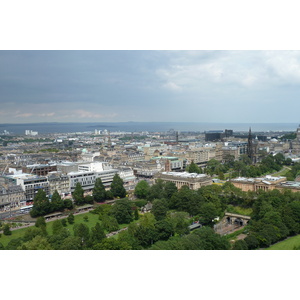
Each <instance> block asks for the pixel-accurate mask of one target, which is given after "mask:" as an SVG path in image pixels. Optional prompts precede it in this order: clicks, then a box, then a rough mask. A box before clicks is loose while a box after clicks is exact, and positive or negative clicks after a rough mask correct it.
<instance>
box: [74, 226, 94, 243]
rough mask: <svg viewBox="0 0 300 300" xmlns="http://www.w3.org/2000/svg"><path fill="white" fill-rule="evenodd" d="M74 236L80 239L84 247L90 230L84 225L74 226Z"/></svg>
mask: <svg viewBox="0 0 300 300" xmlns="http://www.w3.org/2000/svg"><path fill="white" fill-rule="evenodd" d="M73 230H74V236H78V237H80V239H81V243H82V245H86V244H87V242H88V240H89V238H90V229H89V227H88V226H87V225H86V224H84V223H79V224H75V225H74V226H73Z"/></svg>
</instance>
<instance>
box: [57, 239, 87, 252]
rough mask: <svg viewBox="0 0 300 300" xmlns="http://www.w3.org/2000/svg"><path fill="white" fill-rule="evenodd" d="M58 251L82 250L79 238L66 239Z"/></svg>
mask: <svg viewBox="0 0 300 300" xmlns="http://www.w3.org/2000/svg"><path fill="white" fill-rule="evenodd" d="M60 249H61V250H80V249H82V246H81V239H80V237H79V236H69V237H67V238H66V239H65V240H64V241H63V242H62V245H61V247H60Z"/></svg>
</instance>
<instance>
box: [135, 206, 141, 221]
mask: <svg viewBox="0 0 300 300" xmlns="http://www.w3.org/2000/svg"><path fill="white" fill-rule="evenodd" d="M139 217H140V216H139V211H138V209H137V208H136V209H135V210H134V219H135V220H138V219H139Z"/></svg>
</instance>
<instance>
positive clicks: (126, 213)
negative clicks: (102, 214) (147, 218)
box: [112, 199, 133, 224]
mask: <svg viewBox="0 0 300 300" xmlns="http://www.w3.org/2000/svg"><path fill="white" fill-rule="evenodd" d="M112 215H113V216H114V217H115V218H116V219H117V221H118V223H119V224H128V223H130V222H132V220H133V216H132V208H131V204H130V201H129V200H126V199H124V200H117V201H116V203H115V204H114V205H113V207H112Z"/></svg>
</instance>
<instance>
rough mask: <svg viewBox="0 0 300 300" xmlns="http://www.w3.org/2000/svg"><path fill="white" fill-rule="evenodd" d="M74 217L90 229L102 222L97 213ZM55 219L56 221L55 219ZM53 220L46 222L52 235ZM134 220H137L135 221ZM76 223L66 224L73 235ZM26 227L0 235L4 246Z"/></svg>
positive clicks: (18, 235)
mask: <svg viewBox="0 0 300 300" xmlns="http://www.w3.org/2000/svg"><path fill="white" fill-rule="evenodd" d="M84 216H88V221H87V222H86V221H84V219H83V218H84ZM74 217H75V222H74V224H79V223H84V224H86V225H87V226H88V227H89V228H90V229H91V228H92V227H94V226H95V225H96V223H97V222H99V223H101V222H100V221H99V215H97V214H91V213H84V214H80V215H74ZM53 221H55V220H53ZM53 221H50V222H47V223H46V224H47V227H46V228H47V232H48V234H49V235H52V226H51V225H52V222H53ZM134 222H136V221H134ZM74 224H72V225H71V224H69V223H67V226H66V228H67V229H69V230H70V233H71V235H73V233H74V231H73V226H74ZM127 226H128V224H120V225H119V228H120V229H121V228H124V227H127ZM26 229H27V228H21V229H17V230H14V231H12V235H4V234H2V235H1V237H0V243H2V244H3V246H4V247H6V246H7V244H8V243H9V242H10V241H11V240H12V239H17V238H19V237H23V235H24V233H25V231H26ZM106 233H108V232H106Z"/></svg>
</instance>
